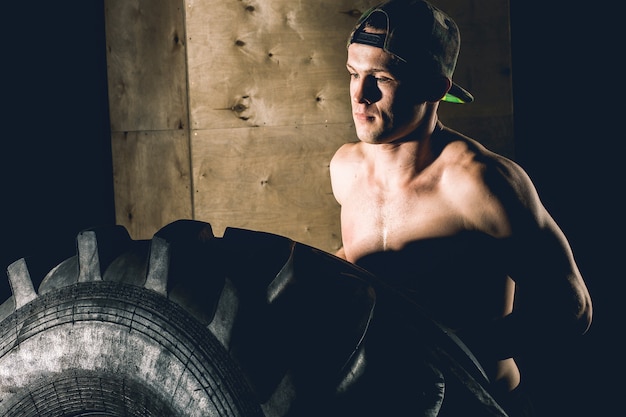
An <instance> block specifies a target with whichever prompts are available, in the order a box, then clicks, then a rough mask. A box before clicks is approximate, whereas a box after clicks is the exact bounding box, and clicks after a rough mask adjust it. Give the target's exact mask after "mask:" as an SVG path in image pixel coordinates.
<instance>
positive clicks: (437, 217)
mask: <svg viewBox="0 0 626 417" xmlns="http://www.w3.org/2000/svg"><path fill="white" fill-rule="evenodd" d="M341 224H342V236H343V244H344V248H345V249H346V251H347V254H348V256H349V257H350V258H352V259H351V260H354V259H357V258H360V257H362V256H364V255H367V254H368V253H373V252H380V251H386V250H396V251H397V250H401V249H402V248H403V247H404V246H405V245H406V244H408V243H410V242H413V241H416V240H422V239H428V238H435V237H442V236H450V235H453V234H455V233H458V232H460V231H462V230H463V221H462V219H461V218H460V216H459V214H458V210H457V209H456V208H455V207H454V206H452V205H451V204H450V203H449V202H448V201H446V199H445V198H444V197H443V196H442V195H441V194H440V193H439V192H437V191H435V190H400V191H395V192H386V193H381V192H376V191H370V190H364V189H361V191H360V192H354V193H351V194H350V196H349V198H348V199H346V201H344V203H343V205H342V208H341Z"/></svg>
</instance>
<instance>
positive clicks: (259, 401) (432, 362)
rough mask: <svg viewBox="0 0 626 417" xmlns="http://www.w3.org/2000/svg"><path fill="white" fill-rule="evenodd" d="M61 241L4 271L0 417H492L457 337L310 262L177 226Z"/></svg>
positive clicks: (307, 253)
mask: <svg viewBox="0 0 626 417" xmlns="http://www.w3.org/2000/svg"><path fill="white" fill-rule="evenodd" d="M76 244H77V245H76V246H77V251H76V255H75V256H73V257H70V258H68V259H66V260H64V261H63V262H61V263H58V264H53V265H49V261H45V260H37V259H29V258H24V259H20V260H18V261H16V262H14V263H13V264H11V265H10V266H9V268H8V277H9V282H10V285H11V289H12V294H13V295H12V296H11V297H10V298H8V299H7V300H6V301H5V302H4V303H3V304H2V305H0V416H3V417H18V416H20V417H35V416H37V417H44V416H50V417H59V416H87V415H90V416H112V417H126V416H129V417H135V416H137V417H139V416H155V417H157V416H158V417H165V416H172V417H173V416H176V417H193V416H224V417H226V416H228V417H230V416H237V417H239V416H241V417H244V416H245V417H248V416H250V417H252V416H259V417H261V416H265V417H273V416H309V415H310V416H313V415H324V416H333V415H337V416H338V415H364V416H366V415H391V413H393V412H397V413H401V414H403V415H409V414H411V415H412V413H413V412H414V411H415V410H417V409H423V408H428V405H429V404H430V405H431V408H430V409H431V414H430V415H433V416H435V415H437V413H438V412H439V410H440V407H441V406H442V401H443V400H444V392H445V401H443V404H444V409H445V403H446V401H463V402H464V403H466V406H467V407H466V409H467V410H470V411H472V410H473V411H472V412H471V413H469V414H468V415H472V416H481V415H484V416H504V415H505V414H504V413H503V412H502V410H501V408H500V407H499V406H498V405H497V403H496V402H495V401H494V400H493V398H492V397H491V395H490V394H489V382H488V381H487V380H486V378H485V376H484V373H483V372H482V369H481V368H480V365H479V364H478V363H477V362H476V361H475V359H474V357H473V356H472V355H471V353H470V352H469V351H467V349H466V348H465V347H464V345H463V344H462V343H461V342H460V341H458V340H457V339H456V338H454V336H452V335H451V334H449V333H448V332H446V331H445V329H443V328H441V327H440V326H438V325H437V324H436V323H435V322H433V321H432V320H429V319H428V318H427V316H426V315H424V314H423V313H422V312H421V311H420V310H419V308H418V307H417V306H415V305H413V304H412V303H411V302H409V301H408V300H406V299H404V298H403V297H402V296H401V295H399V294H395V293H394V292H393V291H391V290H390V289H387V288H386V287H385V286H384V285H383V284H382V283H380V282H378V281H376V279H375V278H374V277H372V276H371V275H370V274H368V273H367V272H366V271H364V270H362V269H359V268H357V267H355V266H354V265H351V264H349V263H347V262H344V261H342V260H340V259H338V258H336V257H334V256H332V255H330V254H327V253H325V252H322V251H319V250H316V249H314V248H312V247H309V246H307V245H303V244H300V243H298V242H294V241H292V240H290V239H288V238H285V237H282V236H277V235H273V234H268V233H262V232H255V231H249V230H244V229H235V228H228V229H227V230H226V232H225V233H224V236H223V237H219V238H218V237H215V236H213V233H212V230H211V226H210V224H208V223H204V222H198V221H191V220H180V221H177V222H174V223H171V224H169V225H167V226H166V227H164V228H163V229H161V230H160V231H159V232H158V233H156V234H155V235H154V237H153V238H152V239H151V240H145V241H144V240H132V239H131V238H130V237H129V235H128V233H127V231H126V229H124V228H123V227H121V226H114V227H105V228H100V229H90V230H86V231H83V232H81V233H80V234H79V235H78V236H77V239H76ZM433 387H434V388H433Z"/></svg>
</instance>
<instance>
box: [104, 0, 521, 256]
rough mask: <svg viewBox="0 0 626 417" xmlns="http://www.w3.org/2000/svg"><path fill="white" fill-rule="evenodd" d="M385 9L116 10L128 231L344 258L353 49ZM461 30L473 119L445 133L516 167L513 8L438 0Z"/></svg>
mask: <svg viewBox="0 0 626 417" xmlns="http://www.w3.org/2000/svg"><path fill="white" fill-rule="evenodd" d="M375 3H376V1H372V0H307V1H297V2H294V1H292V0H168V1H162V2H154V1H150V0H132V1H131V0H105V21H106V34H107V35H106V37H107V68H108V80H109V103H110V117H111V132H112V133H111V140H112V152H113V174H114V188H115V207H116V221H117V223H118V224H122V225H124V226H126V227H127V228H128V230H129V232H130V233H131V235H132V236H133V237H134V238H135V239H144V238H150V237H151V236H152V234H153V233H154V232H156V231H157V230H158V229H159V228H160V227H162V226H164V225H165V224H167V223H169V222H171V221H173V220H176V219H180V218H193V219H197V220H202V221H206V222H209V223H211V225H212V226H213V229H214V232H215V234H216V235H218V236H219V235H221V234H222V233H223V230H224V229H225V228H226V227H228V226H231V227H242V228H247V229H253V230H261V231H267V232H271V233H276V234H280V235H284V236H288V237H290V238H292V239H294V240H297V241H299V242H302V243H306V244H309V245H312V246H315V247H318V248H320V249H323V250H327V251H330V252H334V251H335V250H336V249H337V248H338V247H339V246H340V245H341V242H340V232H339V207H338V206H337V204H336V202H335V200H334V198H333V196H332V192H331V188H330V181H329V177H328V164H329V161H330V158H331V157H332V155H333V153H334V151H335V150H336V149H337V148H338V147H339V146H340V145H341V144H342V143H345V142H348V141H352V140H355V136H354V132H353V125H352V119H351V115H350V102H349V96H348V77H347V73H346V71H345V59H346V50H345V42H346V38H347V35H348V33H349V32H350V29H351V28H352V26H353V25H354V23H355V22H356V19H357V18H358V16H359V15H360V12H362V11H364V10H366V9H367V8H368V7H370V6H372V5H373V4H375ZM433 3H434V4H436V5H439V6H440V7H441V8H443V9H444V10H446V11H447V12H448V13H449V14H450V15H451V16H452V17H453V18H454V19H455V20H456V22H457V24H458V25H459V27H460V30H461V36H462V47H461V56H460V58H459V63H458V66H457V72H456V73H455V80H456V81H458V82H459V83H460V84H461V85H463V86H465V87H467V88H468V89H470V91H472V93H473V94H474V95H475V97H476V102H475V103H472V104H470V105H464V106H461V105H454V104H448V103H444V104H442V106H441V111H440V115H441V119H442V120H443V121H444V123H446V124H447V125H449V126H450V127H453V128H456V129H459V130H461V131H463V132H464V133H466V134H468V135H470V136H473V137H475V138H476V139H478V140H480V141H481V142H483V143H484V144H485V145H487V146H488V147H490V148H492V149H494V150H496V151H499V152H501V153H504V154H507V155H509V156H512V153H513V134H512V132H513V126H512V120H513V117H512V112H513V109H512V104H511V103H512V93H511V68H510V47H509V44H510V42H509V11H508V2H507V1H503V0H480V1H478V0H477V1H467V0H445V1H444V0H440V1H437V0H434V1H433Z"/></svg>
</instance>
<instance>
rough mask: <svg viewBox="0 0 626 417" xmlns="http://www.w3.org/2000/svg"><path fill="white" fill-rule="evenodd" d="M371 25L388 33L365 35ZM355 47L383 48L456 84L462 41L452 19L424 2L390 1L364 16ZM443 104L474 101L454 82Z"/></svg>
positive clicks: (352, 36)
mask: <svg viewBox="0 0 626 417" xmlns="http://www.w3.org/2000/svg"><path fill="white" fill-rule="evenodd" d="M368 24H370V25H371V24H373V25H374V26H375V27H376V28H378V29H382V30H384V33H370V32H365V27H366V26H367V25H368ZM352 43H361V44H365V45H370V46H375V47H377V48H381V49H383V50H384V51H385V52H388V53H390V54H392V55H395V57H396V58H398V59H399V60H400V61H403V62H405V63H407V64H409V65H410V66H412V67H414V68H419V69H420V70H423V71H426V73H430V74H432V75H443V76H445V77H447V78H448V79H450V80H451V81H452V74H453V73H454V68H455V67H456V60H457V57H458V55H459V48H460V45H461V37H460V35H459V29H458V27H457V25H456V23H454V21H453V20H452V18H450V16H448V15H447V14H445V13H444V12H443V11H441V10H439V9H438V8H436V7H435V6H433V5H432V4H430V3H428V2H426V1H423V0H390V1H388V2H386V3H381V4H379V5H377V6H374V7H372V8H371V9H369V10H368V11H366V12H365V13H363V15H362V16H361V17H360V18H359V21H358V22H357V24H356V26H355V27H354V29H353V30H352V33H350V37H349V38H348V46H350V44H352ZM442 100H443V101H448V102H451V103H470V102H472V101H474V97H473V96H472V95H471V94H470V93H469V92H468V91H467V90H465V89H464V88H462V87H461V86H459V85H457V84H456V83H454V82H452V86H451V87H450V90H449V91H448V93H446V95H445V96H444V97H443V98H442Z"/></svg>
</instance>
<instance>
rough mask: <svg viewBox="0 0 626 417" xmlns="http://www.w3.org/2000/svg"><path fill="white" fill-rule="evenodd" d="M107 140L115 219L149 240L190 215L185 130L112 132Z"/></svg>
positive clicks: (138, 235)
mask: <svg viewBox="0 0 626 417" xmlns="http://www.w3.org/2000/svg"><path fill="white" fill-rule="evenodd" d="M111 144H112V154H113V181H114V187H115V214H116V221H117V224H121V225H123V226H125V227H126V228H127V229H128V232H129V233H130V235H131V236H132V237H133V238H134V239H149V238H151V237H152V235H153V234H154V233H155V232H156V231H158V230H159V229H160V228H161V227H163V226H165V225H166V224H168V223H170V222H172V221H174V220H178V219H183V218H185V219H190V218H192V206H191V190H190V184H191V179H190V178H191V177H190V168H189V166H190V165H189V138H188V134H187V131H184V130H178V131H162V132H113V134H112V142H111Z"/></svg>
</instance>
